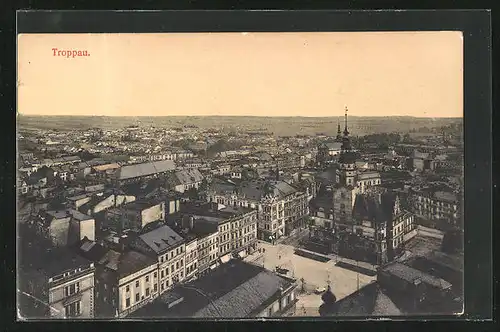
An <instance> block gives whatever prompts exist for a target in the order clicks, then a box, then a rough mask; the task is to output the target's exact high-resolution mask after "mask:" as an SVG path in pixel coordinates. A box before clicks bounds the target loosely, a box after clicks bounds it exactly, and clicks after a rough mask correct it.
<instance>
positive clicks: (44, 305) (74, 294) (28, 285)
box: [17, 227, 95, 319]
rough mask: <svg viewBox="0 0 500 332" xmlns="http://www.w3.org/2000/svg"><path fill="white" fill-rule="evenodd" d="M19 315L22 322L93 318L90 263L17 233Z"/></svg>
mask: <svg viewBox="0 0 500 332" xmlns="http://www.w3.org/2000/svg"><path fill="white" fill-rule="evenodd" d="M20 235H21V237H20V239H21V240H20V244H19V245H20V252H22V255H23V256H22V257H21V258H20V259H19V263H18V264H19V271H18V279H17V280H18V290H19V291H18V306H19V314H20V316H21V317H22V318H26V319H44V318H52V319H54V318H55V319H64V318H94V315H95V314H94V313H95V299H94V277H95V267H94V263H92V262H91V261H89V260H87V259H84V258H83V257H80V256H79V255H77V254H76V253H75V252H74V251H73V248H71V247H54V246H52V244H51V243H50V241H48V240H47V239H44V238H40V237H38V236H37V235H36V233H35V232H34V231H33V230H30V229H29V228H28V227H22V228H21V229H20Z"/></svg>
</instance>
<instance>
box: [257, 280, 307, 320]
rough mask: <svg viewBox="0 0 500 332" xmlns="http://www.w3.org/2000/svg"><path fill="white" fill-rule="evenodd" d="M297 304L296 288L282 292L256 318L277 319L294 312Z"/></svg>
mask: <svg viewBox="0 0 500 332" xmlns="http://www.w3.org/2000/svg"><path fill="white" fill-rule="evenodd" d="M296 302H297V294H296V287H295V286H294V287H293V288H292V289H291V290H289V291H287V292H284V293H283V294H282V295H281V296H280V297H279V298H278V299H276V300H275V301H274V302H273V303H272V304H270V305H268V306H266V307H265V308H263V310H262V311H261V312H260V313H258V314H257V315H256V317H277V316H283V315H286V314H288V313H291V312H295V304H296Z"/></svg>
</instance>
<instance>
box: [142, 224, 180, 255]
mask: <svg viewBox="0 0 500 332" xmlns="http://www.w3.org/2000/svg"><path fill="white" fill-rule="evenodd" d="M137 240H140V241H142V242H143V243H144V244H146V245H147V246H148V247H149V248H150V249H151V250H153V251H154V252H156V253H162V252H164V251H166V250H169V249H171V248H173V247H175V246H178V245H180V244H181V243H182V242H183V241H184V239H183V238H182V236H180V235H179V234H177V233H176V232H175V231H174V230H173V229H172V228H170V227H169V226H166V225H165V226H161V227H159V228H156V229H155V230H152V231H151V232H147V233H144V234H142V235H140V236H139V238H138V239H137Z"/></svg>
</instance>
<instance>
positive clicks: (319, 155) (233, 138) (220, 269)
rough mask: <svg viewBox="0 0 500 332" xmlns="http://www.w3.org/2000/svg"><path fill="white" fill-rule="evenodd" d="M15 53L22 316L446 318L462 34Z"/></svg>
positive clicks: (130, 44)
mask: <svg viewBox="0 0 500 332" xmlns="http://www.w3.org/2000/svg"><path fill="white" fill-rule="evenodd" d="M17 46H18V50H17V59H18V68H17V69H18V82H17V85H18V96H17V97H18V110H17V112H18V113H17V144H18V161H17V164H18V165H17V170H18V179H17V181H18V185H17V191H18V204H17V213H18V222H17V230H18V239H19V240H18V278H17V283H18V294H17V299H18V300H17V301H18V308H19V309H18V319H20V320H38V319H123V318H127V319H148V318H149V319H153V318H154V319H164V320H169V319H178V318H185V319H188V318H189V319H201V318H211V319H234V318H240V319H242V318H283V319H286V318H296V317H332V318H342V317H375V318H376V317H403V316H405V317H407V316H412V315H413V316H420V315H450V316H453V315H457V314H460V313H462V311H463V297H464V296H463V273H464V258H463V257H464V256H463V251H464V241H463V229H464V224H463V190H464V135H463V130H462V129H463V112H464V105H463V100H464V91H463V85H464V82H463V61H464V59H463V38H462V33H461V32H459V31H432V32H430V31H427V32H423V31H401V32H383V31H378V32H361V31H359V32H279V33H278V32H224V33H206V32H205V33H85V34H83V33H80V34H72V33H65V34H56V33H52V34H43V33H40V34H35V33H21V34H19V35H18V45H17Z"/></svg>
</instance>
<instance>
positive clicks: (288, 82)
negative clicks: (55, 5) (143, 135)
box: [18, 31, 463, 117]
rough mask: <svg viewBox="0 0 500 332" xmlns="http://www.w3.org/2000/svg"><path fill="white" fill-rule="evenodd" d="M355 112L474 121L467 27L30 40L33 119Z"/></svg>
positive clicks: (23, 101)
mask: <svg viewBox="0 0 500 332" xmlns="http://www.w3.org/2000/svg"><path fill="white" fill-rule="evenodd" d="M53 48H57V49H58V50H80V51H87V53H88V54H90V55H89V56H86V57H85V56H80V57H79V56H76V57H74V58H73V57H70V58H67V57H65V56H54V51H53ZM346 106H347V107H348V109H349V114H350V115H352V116H416V117H462V116H463V42H462V34H461V32H451V31H450V32H307V33H306V32H304V33H168V34H167V33H162V34H21V35H19V36H18V112H19V113H20V114H23V115H101V116H203V115H224V116H238V115H246V116H248V115H252V116H310V117H324V116H340V115H343V114H344V108H345V107H346Z"/></svg>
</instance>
